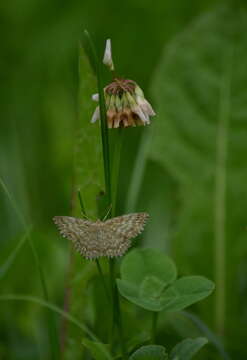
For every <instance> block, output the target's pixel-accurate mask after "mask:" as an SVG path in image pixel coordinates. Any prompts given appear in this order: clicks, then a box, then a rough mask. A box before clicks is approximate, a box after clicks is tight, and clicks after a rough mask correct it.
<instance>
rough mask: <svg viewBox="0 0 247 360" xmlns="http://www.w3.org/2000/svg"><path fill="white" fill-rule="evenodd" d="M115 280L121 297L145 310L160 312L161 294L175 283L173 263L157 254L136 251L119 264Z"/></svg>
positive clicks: (166, 257) (160, 253) (151, 251)
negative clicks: (119, 268)
mask: <svg viewBox="0 0 247 360" xmlns="http://www.w3.org/2000/svg"><path fill="white" fill-rule="evenodd" d="M120 272H121V279H118V280H117V285H118V289H119V292H120V293H121V295H122V296H124V297H125V298H127V299H128V300H130V301H131V302H133V303H134V304H136V305H139V306H141V307H144V308H145V309H147V310H152V311H160V310H162V305H161V299H162V294H163V290H164V289H165V288H166V287H167V286H168V285H169V284H170V283H172V282H173V281H174V280H175V279H176V275H177V271H176V267H175V265H174V263H173V261H172V260H171V259H170V258H169V257H168V256H166V255H165V254H164V253H162V252H161V251H159V250H155V249H135V250H133V251H131V252H130V253H128V254H127V255H126V256H125V257H124V259H123V261H122V264H121V270H120Z"/></svg>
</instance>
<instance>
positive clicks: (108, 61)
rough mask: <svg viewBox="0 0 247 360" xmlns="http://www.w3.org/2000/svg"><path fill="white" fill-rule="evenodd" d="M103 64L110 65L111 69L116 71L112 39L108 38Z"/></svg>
mask: <svg viewBox="0 0 247 360" xmlns="http://www.w3.org/2000/svg"><path fill="white" fill-rule="evenodd" d="M103 64H105V65H106V66H108V67H109V68H110V70H111V71H114V64H113V60H112V52H111V39H107V40H106V47H105V53H104V57H103Z"/></svg>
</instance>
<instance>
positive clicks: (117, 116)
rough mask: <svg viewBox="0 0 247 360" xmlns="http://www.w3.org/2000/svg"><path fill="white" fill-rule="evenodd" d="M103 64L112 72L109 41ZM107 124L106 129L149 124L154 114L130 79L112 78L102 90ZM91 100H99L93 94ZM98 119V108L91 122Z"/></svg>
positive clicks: (142, 94) (108, 41) (141, 92)
mask: <svg viewBox="0 0 247 360" xmlns="http://www.w3.org/2000/svg"><path fill="white" fill-rule="evenodd" d="M103 63H104V64H105V65H106V66H108V67H109V69H110V70H111V71H113V70H114V64H113V60H112V55H111V41H110V39H108V40H107V42H106V49H105V54H104V58H103ZM104 95H105V103H106V111H107V124H108V128H110V129H112V128H119V127H129V126H138V125H147V124H150V116H154V115H155V112H154V110H153V108H152V106H151V105H150V104H149V102H148V101H147V100H146V99H145V96H144V93H143V91H142V89H141V88H140V87H139V86H138V85H137V83H136V82H135V81H133V80H130V79H123V78H117V77H116V78H114V79H113V81H112V82H111V83H110V84H109V85H107V86H106V87H105V88H104ZM92 99H93V100H95V101H98V100H99V96H98V94H94V95H93V96H92ZM99 118H100V111H99V106H97V108H96V109H95V112H94V114H93V116H92V120H91V122H92V123H94V122H96V121H97V120H98V119H99Z"/></svg>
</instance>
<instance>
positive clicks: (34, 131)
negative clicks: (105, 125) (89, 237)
mask: <svg viewBox="0 0 247 360" xmlns="http://www.w3.org/2000/svg"><path fill="white" fill-rule="evenodd" d="M219 2H222V1H220V0H207V1H206V0H203V1H200V2H198V1H197V2H196V1H194V0H188V1H186V2H184V3H182V2H180V1H178V0H174V1H158V2H156V3H152V4H151V3H150V2H149V1H147V0H142V1H140V0H126V1H124V2H122V3H121V11H116V9H117V7H116V6H118V5H116V2H115V1H113V0H110V1H108V2H97V6H96V4H95V2H93V1H91V2H90V1H82V2H66V1H64V0H61V1H60V2H51V1H48V0H36V1H32V0H25V1H17V2H15V4H14V5H13V3H12V2H5V3H3V5H2V7H1V10H2V11H1V20H2V21H1V24H0V27H1V33H2V34H6V36H4V38H3V40H2V43H1V46H2V55H3V56H2V57H1V70H2V72H3V76H2V78H1V79H2V87H1V114H2V117H1V122H0V128H1V131H0V139H1V141H0V150H1V151H0V153H1V156H0V171H1V174H0V176H1V179H3V181H4V183H5V184H6V186H7V189H9V193H10V194H11V197H12V199H14V200H15V202H16V204H17V209H18V211H17V212H14V211H13V209H12V207H11V204H10V202H9V199H7V197H6V191H4V192H2V191H0V213H1V229H0V238H1V245H0V250H1V251H0V280H1V293H2V294H1V298H0V300H1V308H0V358H1V359H2V358H3V359H15V360H21V359H23V358H25V360H33V359H38V358H40V359H47V360H50V359H51V353H52V351H51V350H54V348H55V345H54V344H50V340H51V336H50V335H49V331H48V325H49V324H50V323H51V321H50V320H52V319H50V316H49V317H47V316H46V309H48V311H49V312H50V310H52V311H53V312H54V314H55V316H56V318H55V320H56V325H57V328H58V330H59V335H60V336H61V338H62V339H63V337H64V338H65V344H64V346H63V349H64V351H63V358H64V359H65V360H71V359H84V358H85V359H86V358H88V357H89V354H88V350H85V348H86V347H87V349H89V348H91V349H92V350H91V357H96V356H97V354H98V356H101V358H102V357H103V358H108V355H107V354H106V353H108V347H107V346H105V345H104V343H108V341H107V340H108V339H107V338H108V332H109V329H110V328H111V327H112V321H111V319H110V317H111V313H112V309H111V306H110V305H109V303H108V302H107V301H108V300H107V298H106V296H105V295H104V288H103V286H102V282H101V281H100V280H99V278H98V276H96V271H97V267H96V265H95V263H93V262H87V261H85V260H84V259H82V258H81V257H80V256H79V255H72V256H71V258H72V260H71V261H70V260H69V258H70V254H69V252H70V251H69V245H68V242H67V240H65V239H61V238H60V237H59V236H58V234H57V233H56V232H55V228H54V226H53V224H52V221H51V218H52V217H53V216H54V215H74V216H80V215H81V212H80V207H79V202H78V201H76V193H77V190H78V188H80V189H81V193H82V197H83V201H84V203H85V208H86V211H87V213H88V215H89V216H90V217H92V218H93V219H94V218H96V217H98V214H97V207H98V205H99V204H98V205H97V200H96V197H97V195H98V193H99V192H100V191H101V190H104V176H103V161H102V151H101V148H102V145H101V137H100V129H99V123H96V124H94V126H92V125H91V124H90V118H91V116H92V114H93V111H94V109H95V107H96V106H97V104H96V103H94V102H93V101H92V100H91V95H92V94H93V93H95V92H96V91H97V90H96V79H95V76H94V74H93V72H92V70H91V67H90V65H89V62H88V59H87V57H86V55H85V53H84V51H83V49H82V48H80V63H79V68H80V82H79V96H78V74H77V72H78V59H77V58H78V51H77V47H78V38H79V37H80V36H81V33H82V30H83V29H84V28H88V29H90V32H92V34H93V37H94V39H96V42H97V44H96V47H97V48H98V49H99V54H103V46H104V41H105V39H106V38H107V37H110V38H112V40H113V45H114V46H113V55H114V60H115V64H116V65H117V66H116V68H117V72H118V75H120V76H121V75H123V76H126V77H130V78H133V79H134V80H137V81H138V83H140V85H142V86H143V89H144V90H145V93H146V95H147V98H148V99H149V98H150V94H148V92H149V85H150V82H152V83H153V85H152V92H151V93H152V96H153V99H154V103H156V104H154V109H155V111H156V113H157V117H156V118H154V120H153V121H152V125H151V126H150V127H146V128H145V129H141V128H136V129H128V130H126V131H124V142H123V146H122V156H121V162H120V151H119V156H118V150H117V148H118V147H116V148H115V150H116V151H115V150H114V149H113V148H112V150H113V151H112V153H111V154H110V155H111V156H112V160H113V162H112V163H113V164H112V165H113V171H112V183H113V185H114V188H113V193H114V194H115V193H116V192H117V188H118V189H119V190H120V193H119V194H118V198H117V203H116V204H115V203H114V202H115V200H116V199H113V201H114V202H113V208H114V212H115V207H116V212H117V213H118V214H122V213H127V212H132V211H133V212H134V211H148V212H149V213H150V215H151V219H150V222H149V224H148V226H147V228H146V230H145V233H144V234H143V237H142V238H141V239H138V245H139V244H141V245H142V246H143V245H144V246H148V247H149V246H151V247H156V248H160V249H162V250H165V251H166V252H168V253H169V252H170V251H171V252H172V256H173V258H174V259H175V260H176V263H177V265H178V269H179V271H180V272H181V274H184V275H188V274H194V273H196V274H201V275H204V276H207V277H209V278H213V279H215V280H216V283H217V289H218V290H217V298H216V302H215V304H213V301H214V298H213V297H212V298H211V297H210V298H209V299H208V300H207V301H204V302H202V303H199V304H197V305H196V306H195V307H193V312H195V313H196V314H197V316H195V315H194V314H189V315H188V314H187V315H188V316H187V318H186V321H187V322H186V323H182V322H181V321H177V319H178V317H179V316H180V320H181V317H182V318H183V319H184V315H183V314H181V313H178V312H176V313H173V312H170V313H166V312H162V313H160V314H159V321H158V326H157V337H156V338H157V339H158V343H159V344H164V345H165V346H167V348H168V349H170V347H171V346H172V344H176V343H177V342H178V341H180V339H181V338H184V337H186V336H189V337H196V336H206V337H207V338H208V340H209V343H210V344H211V346H208V347H206V348H205V349H203V351H202V352H200V354H199V356H198V358H200V359H203V360H208V359H218V358H221V359H229V356H228V355H227V354H226V352H225V349H224V347H223V345H222V344H220V343H219V340H218V337H217V336H215V334H214V332H213V331H210V330H209V329H208V328H207V327H206V326H205V324H209V325H210V327H211V328H214V329H215V328H216V327H215V326H213V325H212V324H214V319H215V318H216V319H217V329H218V330H219V334H220V333H221V332H222V328H224V336H223V337H222V339H223V338H224V342H225V344H226V347H227V348H228V349H229V351H230V352H231V354H232V356H233V358H234V359H235V358H236V359H239V360H244V359H245V358H246V354H247V353H246V346H245V341H244V340H245V336H246V334H245V331H244V327H245V323H246V316H245V314H246V313H247V312H246V311H245V307H246V295H247V293H246V288H247V287H246V277H245V273H246V261H245V257H246V241H245V240H246V231H245V225H246V210H247V208H246V203H245V200H244V199H245V198H246V188H245V179H246V167H245V153H246V121H245V120H246V95H245V93H246V91H245V87H246V86H245V83H246V71H245V63H246V61H245V60H246V34H247V32H246V23H247V21H246V14H245V8H246V4H245V3H244V2H241V1H235V2H232V1H229V3H231V7H230V9H229V10H228V11H225V10H224V11H222V10H220V9H218V10H217V11H214V10H213V9H212V11H211V13H208V14H206V13H205V10H206V9H208V8H209V7H210V6H211V5H212V4H214V3H219ZM238 8H241V11H239V10H238ZM117 10H118V9H117ZM102 14H103V16H102ZM126 14H127V18H128V21H126ZM199 14H201V15H202V16H201V17H199V18H198V19H196V16H197V15H199ZM44 19H45V22H44ZM191 19H195V20H196V21H195V23H194V24H192V25H189V26H188V23H189V22H190V20H191ZM193 21H194V20H193ZM119 24H121V26H120V25H119ZM10 29H11V31H10ZM181 31H182V33H181ZM133 34H134V35H136V36H132V35H133ZM177 34H178V35H177ZM167 42H170V45H168V46H167V47H166V49H165V50H164V52H163V51H162V49H163V46H164V45H166V44H167ZM147 44H148V50H147ZM130 54H131V56H130ZM100 57H101V55H100ZM157 64H158V67H157ZM154 72H155V77H154V78H153V74H154ZM103 75H104V76H105V78H104V83H103V86H104V85H105V84H106V83H107V82H109V80H110V77H109V76H108V74H106V73H105V74H103ZM107 77H108V78H107ZM77 96H78V101H77V100H76V99H77ZM152 96H151V97H152ZM150 100H151V99H150ZM77 104H79V106H77ZM217 114H219V116H217ZM75 130H76V131H75ZM115 134H116V133H115V132H113V138H114V137H115ZM143 135H144V136H143ZM115 138H116V143H117V145H119V143H118V137H115ZM140 145H141V146H140ZM115 158H116V159H117V160H116V163H117V166H116V167H115V166H114V162H115V160H114V159H115ZM135 162H136V164H135V165H134V163H135ZM119 168H120V176H119V179H118V169H119ZM114 169H115V170H114ZM133 169H135V170H134V171H133ZM129 190H130V191H129ZM114 196H115V195H114ZM102 198H103V197H100V202H102V205H100V206H101V208H102V210H101V211H100V212H99V213H100V214H102V213H104V212H105V207H106V205H105V203H103V201H102ZM98 203H99V202H98ZM115 205H116V206H115ZM126 208H127V210H126ZM20 214H21V216H22V218H24V219H25V220H27V221H26V225H28V226H24V228H25V229H23V224H21V223H20V221H19V215H20ZM30 224H32V229H33V230H32V232H31V233H30V237H29V233H28V227H29V225H30ZM26 231H27V232H26ZM24 232H26V235H27V236H26V237H25V235H24V237H23V238H22V236H23V234H24ZM214 239H215V240H216V241H214ZM29 240H31V242H33V244H34V246H35V249H36V250H37V251H36V252H37V255H38V258H39V261H38V263H39V265H38V264H37V263H36V265H35V264H34V261H33V257H32V256H33V255H32V252H31V251H30V246H29V244H28V242H30V241H29ZM30 244H31V243H30ZM222 245H223V246H222ZM213 259H216V260H215V264H213V261H214V260H213ZM100 263H101V266H102V269H103V273H104V277H105V280H106V282H107V285H108V280H109V279H108V273H107V271H108V268H107V267H106V261H105V259H102V260H100ZM226 264H227V266H225V265H226ZM131 266H133V267H131V269H133V274H132V275H133V279H134V280H135V281H136V282H135V284H134V286H133V288H134V289H132V288H131V286H130V283H128V291H130V292H131V291H132V292H133V293H134V295H135V296H136V293H137V295H138V296H137V298H138V301H139V297H141V298H149V297H150V294H152V296H151V299H149V305H150V303H151V304H153V302H154V300H153V298H155V299H157V297H158V298H159V297H160V295H161V294H162V293H163V292H165V291H168V290H169V289H170V290H169V291H170V292H171V294H170V296H171V297H172V298H173V296H175V294H177V293H179V297H177V295H176V296H175V299H173V300H174V301H173V305H174V308H175V309H178V308H180V307H181V306H187V305H188V304H189V303H190V302H191V296H192V298H193V299H195V298H196V296H199V297H200V296H201V295H200V294H202V295H203V296H204V295H205V294H204V287H205V288H206V289H207V290H206V291H209V288H210V287H211V283H207V281H208V280H206V279H205V278H203V279H202V278H200V281H199V283H198V282H197V280H196V279H195V278H194V280H193V289H192V288H190V287H191V284H192V282H191V280H190V281H189V289H188V287H187V286H186V281H187V280H185V282H184V279H187V277H185V278H180V279H179V280H176V279H175V278H174V280H173V281H172V284H170V285H166V280H167V281H168V282H169V279H168V278H169V277H170V278H171V273H169V271H168V272H167V274H168V275H169V276H167V279H164V277H166V274H165V275H164V274H161V273H160V272H159V271H157V269H156V267H154V269H155V273H154V274H153V273H152V274H151V273H150V274H148V273H147V272H145V269H144V268H143V267H142V268H141V273H142V274H143V275H144V277H145V279H144V281H141V283H140V284H137V280H138V276H139V274H137V275H136V268H135V266H134V265H131ZM41 268H42V269H43V270H44V279H45V282H46V284H47V290H48V294H49V302H47V301H44V300H43V299H42V293H41V286H40V281H39V269H41ZM170 269H171V268H170ZM115 271H116V273H118V262H116V268H115ZM163 276H164V277H163ZM128 277H129V278H130V279H131V277H130V275H128ZM225 279H226V280H227V281H225ZM121 281H123V280H121ZM202 282H203V286H202V287H201V284H202ZM137 285H138V290H136V288H137ZM139 285H140V286H139ZM198 285H199V286H198ZM167 286H168V287H167ZM188 290H190V291H191V292H192V294H191V293H190V292H188ZM10 293H11V294H15V295H7V294H10ZM23 293H25V294H32V295H33V296H28V295H20V294H23ZM168 295H169V292H168ZM178 299H180V300H179V301H178V302H177V300H178ZM222 299H223V301H222ZM12 300H18V301H12ZM197 300H198V298H197ZM224 303H225V304H224ZM37 304H38V305H41V306H37ZM54 304H58V306H56V305H54ZM186 304H187V305H186ZM224 305H225V306H226V310H227V311H224V310H225V306H224ZM214 308H215V310H214ZM44 309H45V310H44ZM120 309H121V313H122V319H123V330H124V339H125V341H126V347H127V349H128V352H129V354H131V352H132V351H134V349H136V348H138V347H140V346H141V345H144V344H147V343H149V341H150V335H149V334H150V314H148V313H147V312H146V311H145V310H144V309H143V308H142V307H139V306H138V307H137V306H133V303H131V302H129V301H126V300H125V299H124V298H121V302H120ZM167 309H168V307H167ZM215 313H216V316H215ZM52 315H53V314H52ZM60 315H61V316H60ZM168 317H169V319H170V320H169V321H168V320H167V319H168ZM222 319H223V322H222ZM64 320H66V321H64ZM106 323H107V326H105V325H106ZM223 323H224V324H223ZM222 324H223V325H224V326H222ZM219 325H220V326H219ZM66 329H67V331H66ZM90 329H93V333H91V332H90ZM104 330H106V331H105V333H104ZM115 330H116V331H115ZM115 330H114V334H113V338H114V339H113V340H114V342H115V344H116V347H115V348H114V349H111V350H114V351H113V352H114V354H116V356H115V357H116V358H118V359H121V355H120V353H121V351H120V346H119V337H118V331H117V329H115ZM85 334H88V337H89V338H87V339H85ZM90 334H91V335H90ZM82 336H83V339H84V340H83V341H84V346H82V344H81V338H82ZM91 340H93V341H91ZM193 341H195V339H194V340H193ZM184 343H185V344H186V343H188V342H187V341H184ZM212 345H215V347H217V349H218V352H216V351H215V348H214V347H213V346H212ZM152 346H153V347H154V345H152ZM155 347H156V349H157V346H155ZM178 348H179V347H178ZM97 350H99V352H98V353H97ZM104 350H106V353H105V352H104ZM139 350H140V349H139ZM95 353H96V355H95ZM218 353H219V354H218ZM103 354H105V355H106V357H105V355H103ZM152 358H153V357H152Z"/></svg>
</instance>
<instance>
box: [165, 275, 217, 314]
mask: <svg viewBox="0 0 247 360" xmlns="http://www.w3.org/2000/svg"><path fill="white" fill-rule="evenodd" d="M213 290H214V283H213V282H212V281H210V280H208V279H206V278H204V277H202V276H185V277H182V278H180V279H178V280H176V281H175V282H174V283H173V284H172V285H171V286H170V287H169V288H168V289H167V290H166V291H165V293H164V294H163V297H162V306H163V310H166V311H179V310H183V309H185V308H186V307H188V306H190V305H192V304H194V303H196V302H197V301H200V300H202V299H204V298H205V297H207V296H209V295H210V294H211V293H212V291H213Z"/></svg>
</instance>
